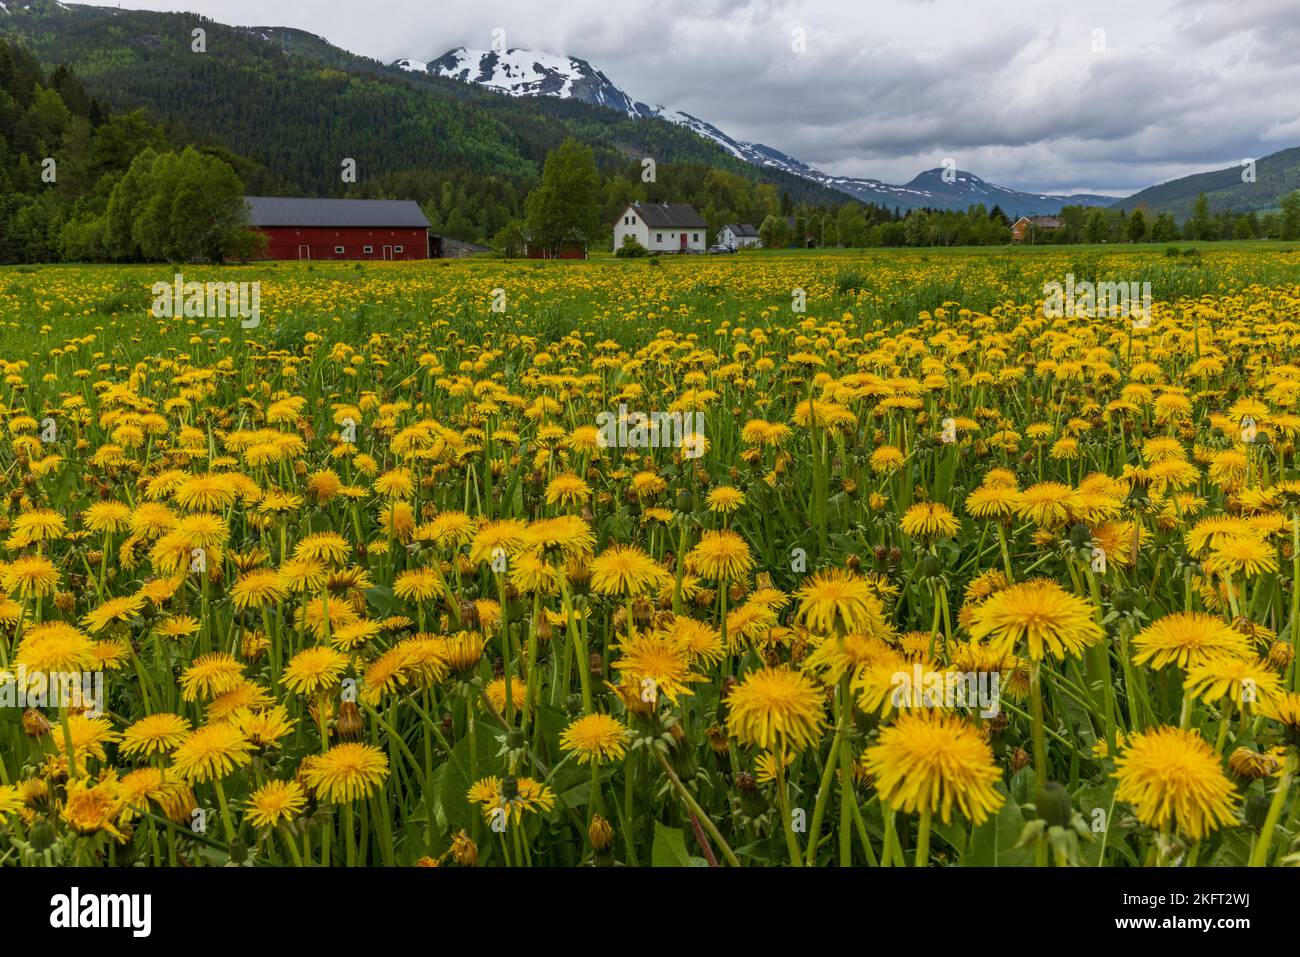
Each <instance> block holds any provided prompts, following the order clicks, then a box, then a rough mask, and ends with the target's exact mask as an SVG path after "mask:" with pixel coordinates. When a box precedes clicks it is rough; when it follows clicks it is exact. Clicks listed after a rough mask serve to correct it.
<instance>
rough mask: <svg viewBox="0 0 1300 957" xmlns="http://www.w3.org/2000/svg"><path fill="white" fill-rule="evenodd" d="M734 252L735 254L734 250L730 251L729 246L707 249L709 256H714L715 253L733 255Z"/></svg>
mask: <svg viewBox="0 0 1300 957" xmlns="http://www.w3.org/2000/svg"><path fill="white" fill-rule="evenodd" d="M734 252H735V250H734V249H732V248H731V247H730V246H710V247H709V254H710V255H716V254H717V253H734Z"/></svg>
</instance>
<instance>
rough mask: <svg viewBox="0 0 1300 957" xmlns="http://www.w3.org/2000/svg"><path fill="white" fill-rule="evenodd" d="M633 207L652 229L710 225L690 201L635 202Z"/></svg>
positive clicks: (691, 227) (692, 227)
mask: <svg viewBox="0 0 1300 957" xmlns="http://www.w3.org/2000/svg"><path fill="white" fill-rule="evenodd" d="M632 208H633V209H634V210H636V212H637V213H638V214H639V215H640V217H641V218H642V219H643V220H645V224H646V225H647V226H649V227H650V228H652V229H664V228H667V229H705V228H706V227H707V226H708V225H709V224H708V223H706V222H705V221H704V219H703V218H702V217H701V216H700V214H699V213H697V212H696V211H695V207H694V206H692V205H691V204H690V203H633V204H632Z"/></svg>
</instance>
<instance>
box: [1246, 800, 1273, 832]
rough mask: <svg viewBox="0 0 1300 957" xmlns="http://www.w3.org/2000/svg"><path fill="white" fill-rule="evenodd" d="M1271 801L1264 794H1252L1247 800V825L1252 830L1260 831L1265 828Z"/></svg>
mask: <svg viewBox="0 0 1300 957" xmlns="http://www.w3.org/2000/svg"><path fill="white" fill-rule="evenodd" d="M1270 803H1271V802H1270V800H1269V798H1268V796H1267V795H1264V794H1252V795H1251V796H1250V797H1249V798H1248V799H1247V800H1246V825H1247V826H1248V827H1249V828H1251V830H1255V831H1258V830H1260V829H1262V828H1263V827H1264V822H1265V821H1267V820H1268V807H1269V804H1270Z"/></svg>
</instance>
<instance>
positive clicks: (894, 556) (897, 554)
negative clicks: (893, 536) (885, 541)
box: [889, 545, 903, 565]
mask: <svg viewBox="0 0 1300 957" xmlns="http://www.w3.org/2000/svg"><path fill="white" fill-rule="evenodd" d="M902 560H903V550H902V549H901V548H899V547H898V546H897V545H895V546H894V547H893V548H891V549H890V550H889V563H890V564H891V565H897V564H898V563H899V562H901V561H902Z"/></svg>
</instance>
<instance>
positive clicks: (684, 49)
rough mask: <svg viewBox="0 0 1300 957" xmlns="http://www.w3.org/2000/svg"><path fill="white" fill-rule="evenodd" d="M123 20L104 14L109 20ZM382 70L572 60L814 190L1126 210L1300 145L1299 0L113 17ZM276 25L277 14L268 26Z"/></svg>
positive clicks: (622, 0)
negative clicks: (1056, 199) (1054, 200)
mask: <svg viewBox="0 0 1300 957" xmlns="http://www.w3.org/2000/svg"><path fill="white" fill-rule="evenodd" d="M112 5H114V6H116V5H117V4H116V3H114V4H112ZM121 5H122V6H124V7H135V8H149V9H156V10H190V11H194V12H198V13H202V14H204V15H206V16H209V17H212V18H213V19H215V20H219V21H222V22H226V23H234V24H242V25H266V24H267V23H268V19H269V20H270V21H271V25H276V26H293V27H298V28H301V29H304V30H309V31H311V32H313V33H317V34H320V35H321V36H324V37H325V38H326V39H328V40H330V41H331V42H333V43H335V44H337V45H339V46H342V47H346V48H347V49H350V50H353V51H355V52H358V53H363V54H366V55H368V56H373V57H376V58H378V59H382V60H385V61H389V60H394V59H397V58H399V57H410V58H412V59H416V60H431V59H434V58H436V57H437V56H439V55H440V54H442V53H443V52H445V51H446V50H448V49H450V48H452V47H456V46H468V47H471V48H487V47H489V46H490V45H491V40H492V31H493V30H495V29H503V30H505V39H506V43H507V45H508V46H511V47H524V48H528V49H534V50H544V51H548V52H552V53H567V54H570V55H573V56H577V57H582V58H584V59H586V60H589V61H591V63H592V64H593V65H594V66H595V67H596V68H597V69H600V70H602V71H604V73H605V75H606V76H608V77H609V78H610V79H611V80H612V81H613V82H614V83H616V84H617V85H619V86H620V87H622V88H623V89H624V90H625V91H626V92H628V93H629V94H630V95H631V96H633V97H634V98H636V99H639V100H643V101H645V102H648V103H655V104H663V105H666V106H670V107H673V108H676V109H681V110H685V111H686V112H688V113H692V114H694V115H696V116H699V117H701V118H702V119H705V120H708V121H709V122H711V123H713V124H714V125H715V126H717V127H719V128H720V129H722V130H724V131H726V132H727V133H729V134H731V135H732V136H734V137H737V138H739V139H745V140H754V141H758V142H762V143H766V144H768V145H769V146H773V147H776V148H777V149H780V150H782V151H784V152H786V153H789V154H790V155H792V156H795V157H797V158H799V159H801V160H804V161H805V162H808V163H811V164H813V165H815V166H818V167H820V168H821V169H824V170H826V171H828V172H832V173H838V174H843V175H851V176H869V177H875V178H878V179H883V180H885V181H887V182H894V183H901V182H906V181H907V180H909V179H911V178H912V177H913V176H914V175H916V173H917V172H919V171H920V170H922V169H927V168H930V167H934V166H939V165H942V163H943V160H944V159H945V158H948V157H952V158H953V159H955V160H956V161H957V164H958V166H959V167H960V168H962V169H965V170H970V171H972V172H974V173H977V174H978V175H980V176H983V177H984V178H985V179H988V180H990V181H992V182H995V183H999V184H1001V185H1005V186H1014V187H1019V188H1022V189H1027V190H1033V191H1044V192H1049V191H1050V192H1075V191H1087V192H1106V193H1113V194H1116V195H1124V194H1127V193H1130V192H1133V191H1135V190H1138V189H1141V188H1143V187H1145V186H1149V185H1151V184H1153V183H1158V182H1163V181H1165V180H1168V179H1173V178H1175V177H1178V176H1183V175H1186V174H1188V173H1193V172H1200V171H1202V170H1205V169H1213V168H1218V167H1223V166H1228V165H1235V164H1238V163H1240V162H1241V161H1242V160H1243V159H1246V158H1249V157H1255V158H1257V157H1260V156H1264V155H1267V154H1268V153H1271V152H1274V151H1276V150H1278V149H1283V148H1285V147H1288V146H1295V145H1300V108H1298V105H1300V98H1297V95H1296V91H1297V90H1300V58H1297V57H1296V56H1295V50H1296V49H1297V47H1298V46H1300V3H1298V2H1297V0H1079V2H1069V0H978V2H971V0H638V2H631V0H563V2H561V3H555V2H551V3H539V2H536V0H530V2H523V0H474V2H472V3H437V4H430V3H427V2H424V0H420V2H416V0H276V2H275V3H274V4H268V3H267V2H266V0H125V2H123V3H122V4H121ZM272 11H273V12H272Z"/></svg>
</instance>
